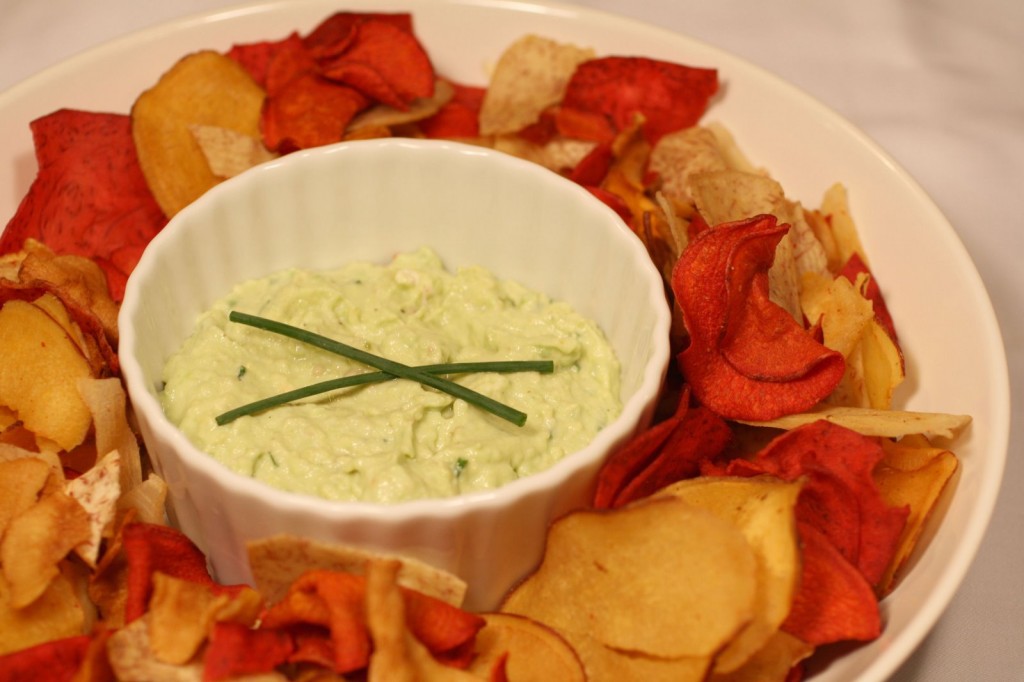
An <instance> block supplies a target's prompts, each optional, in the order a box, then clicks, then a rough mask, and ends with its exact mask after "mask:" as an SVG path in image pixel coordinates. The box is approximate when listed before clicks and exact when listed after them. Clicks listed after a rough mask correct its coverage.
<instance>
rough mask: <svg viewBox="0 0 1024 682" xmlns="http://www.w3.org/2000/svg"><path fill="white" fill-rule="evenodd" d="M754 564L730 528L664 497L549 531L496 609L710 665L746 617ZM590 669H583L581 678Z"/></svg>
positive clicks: (573, 518)
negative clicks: (533, 565)
mask: <svg viewBox="0 0 1024 682" xmlns="http://www.w3.org/2000/svg"><path fill="white" fill-rule="evenodd" d="M756 592H757V560H756V558H755V556H754V552H753V550H752V549H751V547H750V545H749V543H748V542H747V540H746V539H745V538H744V536H743V534H742V533H741V532H740V531H739V530H738V529H737V528H736V527H735V526H734V525H733V524H731V523H729V522H726V521H723V520H721V519H720V518H718V517H716V516H715V515H714V514H712V513H711V512H708V511H706V510H703V509H700V508H697V507H694V506H693V505H690V504H688V503H687V502H684V501H683V500H680V499H677V498H672V497H663V498H658V499H656V500H654V499H652V500H646V501H644V502H641V503H637V504H634V505H630V506H627V507H623V508H622V509H617V510H614V511H578V512H574V513H571V514H569V515H567V516H564V517H562V518H561V519H559V520H558V521H556V522H555V523H554V524H552V526H551V528H550V529H549V532H548V539H547V544H546V546H545V551H544V557H543V559H542V562H541V564H540V566H539V567H538V568H537V570H536V572H534V573H533V574H532V575H530V576H528V577H527V578H526V580H525V581H523V582H522V583H521V584H520V585H519V586H518V587H516V588H515V589H514V590H513V591H512V593H511V594H510V595H509V596H508V597H507V599H506V600H505V602H504V604H503V605H502V607H501V611H502V612H507V613H515V614H520V615H523V616H527V617H529V618H533V619H534V620H538V621H540V622H542V623H546V624H547V625H549V626H551V627H553V628H555V629H556V630H557V631H558V632H559V633H560V634H562V636H564V637H565V638H566V639H568V640H569V642H570V643H571V644H573V646H576V645H577V641H578V638H579V636H580V635H585V636H587V637H592V638H594V639H596V640H597V641H598V642H600V643H601V644H602V645H604V646H605V647H608V648H611V649H615V650H622V651H628V652H635V653H638V654H643V655H644V656H646V657H650V658H657V659H674V658H696V659H705V658H706V659H708V661H710V660H711V659H712V658H713V657H714V656H715V654H717V653H718V651H719V650H720V649H721V648H722V647H723V646H725V645H726V644H727V643H728V642H729V641H731V639H732V638H733V637H734V636H735V635H736V633H737V632H739V631H740V630H741V629H742V628H743V627H744V626H745V625H746V624H747V623H748V622H750V619H751V618H752V617H753V615H754V604H755V599H756ZM589 672H592V671H589V670H588V673H589Z"/></svg>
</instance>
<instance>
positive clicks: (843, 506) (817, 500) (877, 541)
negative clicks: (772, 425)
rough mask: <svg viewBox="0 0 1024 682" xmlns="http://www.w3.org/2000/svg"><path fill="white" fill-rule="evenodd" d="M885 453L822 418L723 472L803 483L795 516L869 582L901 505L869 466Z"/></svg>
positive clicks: (894, 536) (887, 549)
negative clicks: (893, 503) (894, 502)
mask: <svg viewBox="0 0 1024 682" xmlns="http://www.w3.org/2000/svg"><path fill="white" fill-rule="evenodd" d="M884 455H885V453H884V451H883V450H882V448H881V446H880V445H879V444H878V443H877V442H876V441H875V440H873V439H871V438H868V437H866V436H862V435H860V434H858V433H856V432H854V431H851V430H849V429H846V428H844V427H841V426H836V425H835V424H831V423H829V422H825V421H819V422H814V423H812V424H808V425H807V426H802V427H800V428H797V429H794V430H792V431H787V432H786V433H784V434H782V435H781V436H779V437H777V438H775V439H774V440H773V441H772V442H771V443H769V444H768V445H767V446H766V447H765V448H764V449H762V450H761V451H760V452H758V453H757V454H756V455H755V456H754V457H753V458H752V459H750V460H741V459H736V460H732V461H731V462H729V464H728V465H727V466H726V467H725V473H727V474H735V475H740V476H748V475H757V474H768V475H771V476H778V477H779V478H782V479H784V480H787V481H795V480H797V479H799V478H801V477H805V478H806V482H805V485H804V488H803V490H802V492H801V493H800V500H799V502H798V504H797V519H798V520H799V521H800V522H801V523H804V524H806V525H808V526H811V527H813V528H814V529H815V530H817V531H818V532H820V533H821V534H822V535H823V536H824V537H826V538H827V539H828V540H829V541H830V542H831V543H832V544H833V546H834V547H835V548H836V549H837V550H838V552H839V553H840V555H841V556H843V557H844V558H845V559H846V560H848V561H849V562H850V563H851V564H852V565H853V566H854V567H856V568H857V569H858V570H859V571H860V572H861V573H862V574H863V575H864V577H865V579H866V580H867V582H868V583H869V584H872V585H874V584H875V583H877V582H878V580H879V579H880V578H881V576H882V573H883V572H884V571H885V569H886V567H887V566H888V565H889V563H890V561H891V559H892V556H893V552H894V551H895V549H896V544H897V542H898V540H899V537H900V535H901V534H902V532H903V528H904V526H905V524H906V518H907V509H906V508H901V507H890V506H889V505H888V504H887V503H886V501H885V499H884V498H883V497H882V495H881V493H880V491H879V489H878V485H877V484H876V483H875V480H874V478H873V477H872V471H873V470H874V468H875V466H876V465H877V464H878V463H879V462H880V461H881V460H882V458H883V457H884Z"/></svg>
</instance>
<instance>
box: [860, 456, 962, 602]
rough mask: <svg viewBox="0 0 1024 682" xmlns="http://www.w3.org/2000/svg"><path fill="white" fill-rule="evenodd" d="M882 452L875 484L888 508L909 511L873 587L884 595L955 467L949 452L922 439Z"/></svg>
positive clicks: (921, 531)
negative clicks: (895, 546) (889, 558)
mask: <svg viewBox="0 0 1024 682" xmlns="http://www.w3.org/2000/svg"><path fill="white" fill-rule="evenodd" d="M882 449H883V450H885V457H884V458H883V459H882V461H881V462H880V463H879V465H878V466H877V467H876V468H875V470H874V478H875V482H876V483H877V484H878V488H879V490H880V491H881V493H882V497H883V498H884V499H885V501H886V502H887V503H888V504H889V505H890V506H892V507H903V506H906V507H908V508H909V509H910V514H909V516H908V517H907V524H906V526H905V527H904V529H903V534H902V535H901V536H900V539H899V544H898V545H897V548H896V551H895V553H894V555H893V557H892V561H891V562H890V564H889V566H888V568H887V569H886V571H885V573H884V574H883V575H882V578H881V580H880V581H879V582H878V585H877V590H876V591H877V592H878V593H880V594H882V595H885V594H888V593H889V592H890V591H891V590H892V588H893V585H894V584H895V582H896V580H897V579H898V578H899V577H900V576H901V574H902V573H903V572H904V570H905V569H906V565H907V562H908V560H909V558H910V556H911V555H912V553H913V551H914V548H915V547H916V546H917V544H918V542H919V541H920V539H921V537H922V535H923V533H924V529H925V526H926V524H927V523H928V521H929V520H930V519H931V517H932V516H933V514H934V512H935V509H936V507H937V505H938V503H939V501H940V499H941V497H942V495H943V493H944V491H945V490H946V489H947V488H948V487H949V486H950V481H951V480H952V479H953V477H954V476H955V474H956V472H957V469H958V468H959V463H958V461H957V458H956V455H954V454H953V453H952V452H950V451H949V450H945V449H943V448H935V447H931V446H930V445H929V444H928V442H927V441H926V440H924V439H922V438H916V439H915V438H914V437H910V438H905V439H903V440H902V441H900V442H898V443H897V442H893V441H883V443H882Z"/></svg>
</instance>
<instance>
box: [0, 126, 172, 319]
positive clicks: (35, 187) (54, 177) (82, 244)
mask: <svg viewBox="0 0 1024 682" xmlns="http://www.w3.org/2000/svg"><path fill="white" fill-rule="evenodd" d="M30 125H31V130H32V138H33V142H34V144H35V150H36V161H37V162H38V166H39V172H38V174H37V175H36V178H35V180H34V181H33V182H32V185H31V187H30V188H29V190H28V193H27V194H26V195H25V197H24V198H23V199H22V201H21V204H20V205H19V206H18V210H17V212H15V214H14V217H13V218H11V221H10V222H9V223H8V224H7V227H6V228H5V229H4V231H3V236H2V237H0V254H3V253H10V252H13V251H18V250H20V249H21V247H22V244H23V243H24V242H25V240H26V239H28V238H29V237H31V238H34V239H37V240H39V241H41V242H43V243H44V244H46V245H47V246H49V247H50V248H51V249H52V250H53V251H55V252H56V253H67V254H75V255H78V256H85V257H87V258H91V259H93V260H95V261H96V262H97V263H98V264H99V266H100V267H101V268H103V271H104V273H105V274H106V276H107V282H108V285H109V287H110V294H111V296H112V297H113V298H114V300H115V301H120V300H121V298H122V296H123V295H124V285H125V283H126V281H127V279H128V275H129V274H131V271H132V270H133V269H134V268H135V264H136V263H137V262H138V259H139V257H140V256H141V255H142V250H143V249H144V248H145V246H146V244H148V243H149V241H150V240H151V239H152V238H153V237H154V236H155V235H156V234H157V233H158V232H159V231H160V230H161V229H162V228H163V226H164V224H165V223H166V218H165V217H164V214H163V212H162V211H161V210H160V207H159V206H158V205H157V203H156V200H155V199H154V198H153V195H152V193H151V192H150V191H149V186H148V185H147V184H146V179H145V177H144V176H143V175H142V170H141V169H140V168H139V160H138V157H137V156H136V153H135V143H134V142H133V140H132V133H131V120H130V119H129V117H128V116H126V115H123V114H107V113H94V112H87V111H80V110H75V109H60V110H58V111H55V112H53V113H51V114H48V115H46V116H43V117H42V118H38V119H36V120H35V121H33V122H32V123H31V124H30Z"/></svg>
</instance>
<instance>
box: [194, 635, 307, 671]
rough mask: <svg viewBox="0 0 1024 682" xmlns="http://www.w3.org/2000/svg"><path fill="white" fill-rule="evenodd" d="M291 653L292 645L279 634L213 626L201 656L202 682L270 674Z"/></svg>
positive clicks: (286, 638)
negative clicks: (204, 651)
mask: <svg viewBox="0 0 1024 682" xmlns="http://www.w3.org/2000/svg"><path fill="white" fill-rule="evenodd" d="M294 650H295V643H294V641H293V640H292V638H291V637H290V636H289V634H288V633H286V632H283V631H281V630H273V629H267V628H257V629H252V628H250V627H248V626H246V625H243V624H241V623H230V622H221V623H217V624H215V625H214V626H213V633H212V634H211V636H210V641H209V644H208V645H207V648H206V653H205V654H204V655H203V681H204V682H218V681H219V680H228V679H234V678H236V677H242V676H245V675H258V674H260V673H270V672H272V671H273V670H274V669H275V668H276V667H277V666H279V665H281V664H283V663H285V662H287V661H288V659H289V656H290V655H291V654H292V653H293V652H294Z"/></svg>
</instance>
